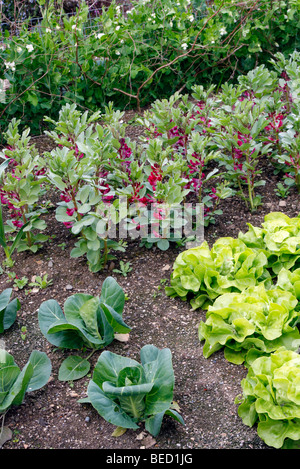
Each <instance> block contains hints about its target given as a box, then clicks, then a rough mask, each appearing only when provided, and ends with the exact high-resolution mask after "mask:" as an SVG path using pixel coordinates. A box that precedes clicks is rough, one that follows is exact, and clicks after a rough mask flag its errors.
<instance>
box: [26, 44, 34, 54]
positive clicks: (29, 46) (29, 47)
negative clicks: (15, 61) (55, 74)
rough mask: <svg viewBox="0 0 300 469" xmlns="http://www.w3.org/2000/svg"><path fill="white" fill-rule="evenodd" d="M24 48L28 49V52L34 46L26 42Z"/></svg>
mask: <svg viewBox="0 0 300 469" xmlns="http://www.w3.org/2000/svg"><path fill="white" fill-rule="evenodd" d="M26 49H27V50H28V52H32V51H33V49H34V47H33V45H32V44H27V45H26Z"/></svg>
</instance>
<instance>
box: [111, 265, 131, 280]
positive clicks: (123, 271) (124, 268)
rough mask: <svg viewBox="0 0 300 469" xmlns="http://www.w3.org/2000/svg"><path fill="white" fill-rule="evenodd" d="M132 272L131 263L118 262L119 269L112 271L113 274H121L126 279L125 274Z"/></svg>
mask: <svg viewBox="0 0 300 469" xmlns="http://www.w3.org/2000/svg"><path fill="white" fill-rule="evenodd" d="M131 271H132V267H131V263H130V262H126V263H125V262H124V261H120V269H113V272H116V273H118V274H122V275H123V276H124V277H127V274H128V273H129V272H131Z"/></svg>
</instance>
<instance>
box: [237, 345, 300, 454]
mask: <svg viewBox="0 0 300 469" xmlns="http://www.w3.org/2000/svg"><path fill="white" fill-rule="evenodd" d="M241 386H242V389H243V394H242V396H237V398H236V401H235V402H236V404H240V405H239V408H238V414H239V416H240V417H241V418H242V420H243V423H244V424H245V425H247V426H249V427H253V425H254V424H256V423H257V433H258V435H259V437H260V438H261V439H262V440H263V441H264V442H265V443H266V444H267V445H268V446H272V447H274V448H277V449H278V448H288V449H292V448H297V449H299V448H300V355H299V354H298V353H296V352H294V351H291V350H287V349H285V348H284V347H282V348H280V349H278V350H277V351H276V352H274V353H272V354H271V355H270V356H268V357H267V356H264V357H260V358H257V359H256V360H255V361H254V362H253V363H252V364H251V366H250V368H249V370H248V374H247V377H246V378H245V379H243V380H242V382H241Z"/></svg>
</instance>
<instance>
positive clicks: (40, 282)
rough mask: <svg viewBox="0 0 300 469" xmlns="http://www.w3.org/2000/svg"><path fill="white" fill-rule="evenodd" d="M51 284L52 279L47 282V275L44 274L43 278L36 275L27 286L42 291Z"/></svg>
mask: <svg viewBox="0 0 300 469" xmlns="http://www.w3.org/2000/svg"><path fill="white" fill-rule="evenodd" d="M52 284H53V280H52V279H49V280H48V274H45V275H43V277H41V276H40V275H36V276H35V279H34V281H33V282H30V284H29V286H30V287H38V288H41V289H44V288H47V287H49V286H50V285H52Z"/></svg>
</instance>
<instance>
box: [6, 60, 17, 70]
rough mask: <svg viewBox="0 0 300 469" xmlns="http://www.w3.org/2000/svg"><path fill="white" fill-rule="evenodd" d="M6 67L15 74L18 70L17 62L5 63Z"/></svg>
mask: <svg viewBox="0 0 300 469" xmlns="http://www.w3.org/2000/svg"><path fill="white" fill-rule="evenodd" d="M4 65H5V67H6V68H7V69H8V68H10V69H11V70H12V71H13V72H14V71H15V70H16V64H15V62H7V61H4Z"/></svg>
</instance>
